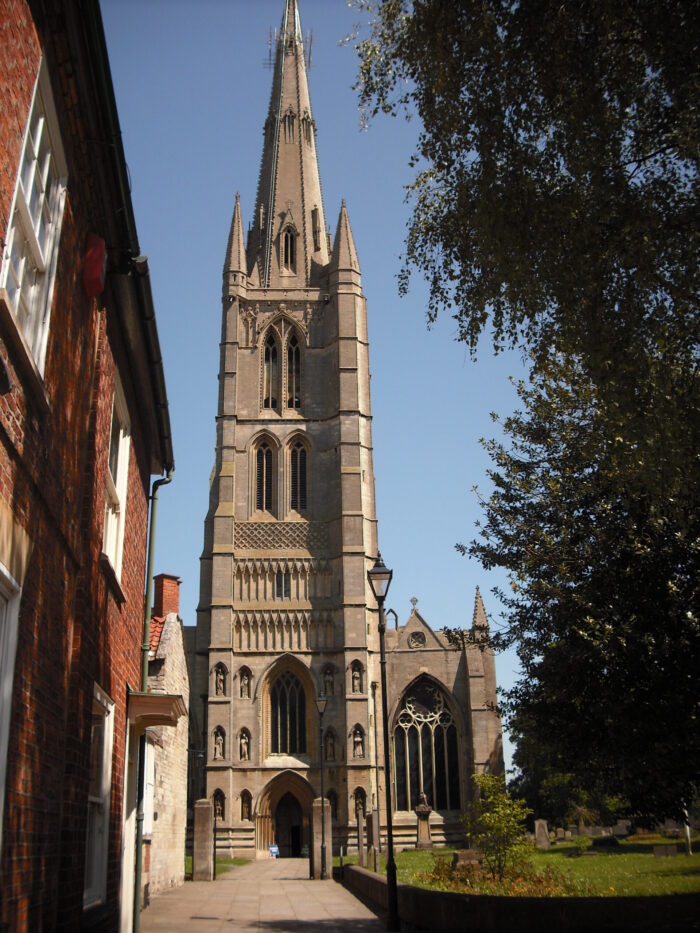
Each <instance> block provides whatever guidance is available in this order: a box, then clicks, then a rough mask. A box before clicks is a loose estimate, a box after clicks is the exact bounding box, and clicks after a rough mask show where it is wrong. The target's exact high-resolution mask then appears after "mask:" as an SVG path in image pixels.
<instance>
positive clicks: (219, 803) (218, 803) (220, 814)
mask: <svg viewBox="0 0 700 933" xmlns="http://www.w3.org/2000/svg"><path fill="white" fill-rule="evenodd" d="M214 817H215V818H216V819H217V820H223V818H224V801H223V800H222V798H221V794H214Z"/></svg>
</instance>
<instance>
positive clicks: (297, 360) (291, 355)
mask: <svg viewBox="0 0 700 933" xmlns="http://www.w3.org/2000/svg"><path fill="white" fill-rule="evenodd" d="M287 408H296V409H299V408H301V347H300V346H299V338H298V337H297V335H296V334H294V333H293V334H292V336H291V337H290V338H289V342H288V343H287Z"/></svg>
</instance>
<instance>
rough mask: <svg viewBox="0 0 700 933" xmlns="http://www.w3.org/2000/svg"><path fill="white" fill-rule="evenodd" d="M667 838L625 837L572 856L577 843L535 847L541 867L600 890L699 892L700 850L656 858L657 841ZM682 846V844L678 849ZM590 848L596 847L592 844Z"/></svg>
mask: <svg viewBox="0 0 700 933" xmlns="http://www.w3.org/2000/svg"><path fill="white" fill-rule="evenodd" d="M668 841H669V840H668V839H660V838H653V837H651V838H649V839H648V840H644V841H636V840H635V841H632V840H623V841H621V843H620V845H619V846H618V847H617V848H616V849H612V850H609V851H605V852H604V851H597V852H596V854H595V855H582V856H580V857H578V858H576V857H572V856H571V853H572V851H574V850H575V847H574V846H573V844H571V843H560V844H558V845H556V846H552V848H551V849H549V850H548V851H546V852H542V851H535V852H534V853H533V859H534V861H535V864H536V865H537V867H538V868H544V867H545V865H552V866H554V867H556V868H558V869H559V870H560V871H566V872H569V873H572V874H573V875H574V876H575V877H577V878H582V879H584V880H586V881H590V882H591V884H592V885H593V886H594V887H595V889H596V891H597V892H598V893H599V894H611V895H613V894H629V895H649V894H690V893H696V894H697V893H700V853H698V851H697V842H696V843H695V845H694V849H695V850H696V851H695V853H694V854H693V855H685V853H683V854H682V855H675V856H673V857H671V858H655V857H654V852H653V846H654V844H655V843H656V844H658V843H660V842H668ZM680 848H682V847H681V846H679V849H680ZM586 851H587V852H592V851H595V850H593V849H592V848H589V849H587V850H586Z"/></svg>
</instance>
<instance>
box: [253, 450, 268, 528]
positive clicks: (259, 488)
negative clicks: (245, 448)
mask: <svg viewBox="0 0 700 933" xmlns="http://www.w3.org/2000/svg"><path fill="white" fill-rule="evenodd" d="M255 460H256V463H255V472H256V476H255V506H256V508H257V509H259V510H260V511H261V512H271V511H272V450H271V449H270V445H269V444H261V445H260V447H258V450H257V453H256V455H255Z"/></svg>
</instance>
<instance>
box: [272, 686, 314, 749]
mask: <svg viewBox="0 0 700 933" xmlns="http://www.w3.org/2000/svg"><path fill="white" fill-rule="evenodd" d="M270 751H271V752H272V754H273V755H297V754H300V753H302V752H305V751H306V696H305V694H304V688H303V687H302V685H301V683H300V682H299V680H298V679H297V678H296V677H295V676H294V674H292V673H291V671H286V672H285V673H284V674H281V675H280V677H278V678H277V680H276V681H275V683H274V684H273V685H272V689H271V690H270Z"/></svg>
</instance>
